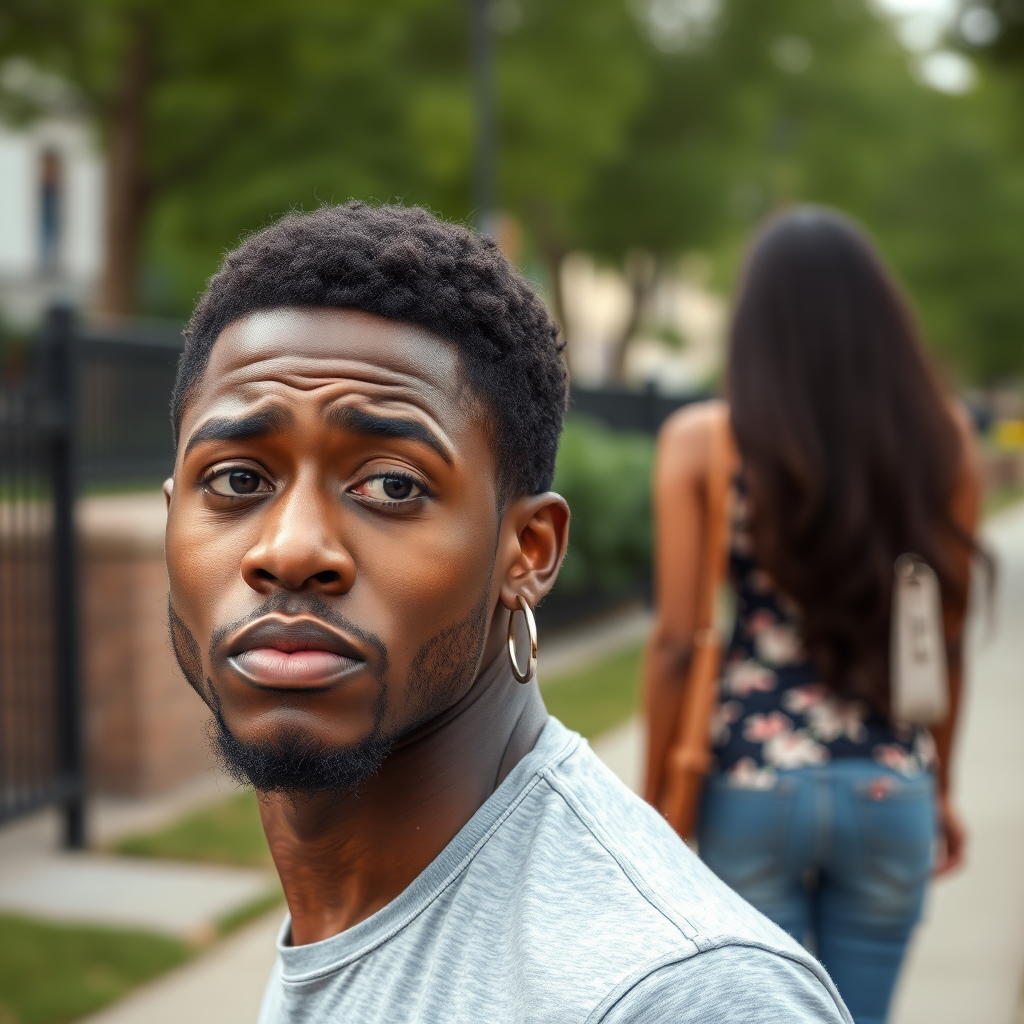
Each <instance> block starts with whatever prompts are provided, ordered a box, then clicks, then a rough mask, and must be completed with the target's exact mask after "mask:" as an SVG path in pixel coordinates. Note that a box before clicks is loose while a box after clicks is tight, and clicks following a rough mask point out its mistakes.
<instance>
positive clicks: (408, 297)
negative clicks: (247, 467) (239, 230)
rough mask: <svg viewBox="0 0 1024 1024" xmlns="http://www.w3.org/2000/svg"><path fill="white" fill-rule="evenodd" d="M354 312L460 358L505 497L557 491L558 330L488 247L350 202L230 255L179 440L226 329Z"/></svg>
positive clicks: (197, 351)
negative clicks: (280, 313)
mask: <svg viewBox="0 0 1024 1024" xmlns="http://www.w3.org/2000/svg"><path fill="white" fill-rule="evenodd" d="M282 307H299V308H302V307H305V308H325V307H326V308H336V309H355V310H362V311H363V312H366V313H373V314H376V315H377V316H381V317H384V318H386V319H388V320H397V321H401V322H404V323H408V324H414V325H416V326H417V327H421V328H423V329H425V330H427V331H430V332H431V333H432V334H435V335H437V336H438V337H440V338H442V339H443V340H445V341H448V342H451V343H452V344H453V345H454V346H455V347H456V349H457V350H458V352H459V355H460V361H461V366H462V372H463V374H464V375H465V382H466V384H467V386H468V388H469V389H470V391H472V392H473V394H474V395H475V396H477V397H478V398H479V399H480V400H481V401H482V403H483V405H484V407H485V409H486V411H487V412H488V414H489V415H488V419H489V421H490V423H489V427H490V435H491V442H492V445H493V447H494V449H495V455H496V459H497V468H498V483H499V490H500V496H501V499H502V500H505V499H507V498H512V497H516V496H518V495H522V494H539V493H540V492H542V491H546V490H547V489H548V488H549V487H550V486H551V480H552V477H553V475H554V471H555V454H556V452H557V450H558V438H559V435H560V434H561V430H562V416H563V413H564V412H565V406H566V401H567V397H568V375H567V373H566V369H565V364H564V362H563V360H562V350H563V349H564V347H565V345H564V343H563V342H560V341H559V339H558V326H557V325H556V324H555V323H554V321H553V320H552V319H551V317H550V316H549V315H548V312H547V310H546V309H545V307H544V304H543V303H542V302H541V301H540V299H539V298H538V297H537V295H536V294H535V293H534V291H533V289H532V288H531V287H530V286H529V285H528V284H527V283H526V281H525V280H524V279H523V278H522V277H521V276H520V275H519V273H518V272H517V271H516V270H515V269H514V268H513V267H512V265H511V264H510V263H509V262H508V260H506V259H505V257H504V256H502V254H501V253H500V252H499V251H498V247H497V246H496V245H495V244H494V242H492V241H491V240H490V239H488V238H481V237H479V236H478V235H475V234H473V233H472V232H471V231H468V230H466V229H465V228H463V227H460V226H458V225H456V224H448V223H445V222H444V221H441V220H438V218H437V217H435V216H433V215H432V214H431V213H428V212H427V211H426V210H423V209H420V208H418V207H405V206H390V205H389V206H369V205H367V204H366V203H362V202H350V203H346V204H345V205H343V206H324V207H321V208H320V209H319V210H316V211H315V212H313V213H305V214H290V215H289V216H287V217H284V218H282V219H281V220H279V221H277V222H276V223H275V224H273V225H271V226H270V227H268V228H265V229H264V230H262V231H260V232H257V233H256V234H254V235H252V236H251V237H249V238H248V239H246V241H245V242H243V243H242V245H240V246H239V247H238V248H237V249H235V250H234V252H231V253H228V254H227V256H225V258H224V265H223V267H222V268H221V270H220V271H219V272H218V273H217V274H215V275H214V277H213V278H211V280H210V284H209V287H208V288H207V289H206V293H205V294H204V295H203V297H202V298H201V299H200V301H199V305H198V306H196V309H195V312H194V313H193V314H192V319H191V320H190V321H189V323H188V326H187V327H186V329H185V351H184V352H183V353H182V356H181V361H180V362H179V364H178V376H177V379H176V380H175V384H174V394H173V397H172V399H171V419H172V421H173V425H174V435H175V438H177V437H178V434H179V432H180V430H181V419H182V414H183V411H184V409H185V407H186V406H187V405H188V403H189V401H190V400H191V399H192V397H193V396H194V395H195V392H196V391H197V390H198V387H199V383H200V380H201V379H202V376H203V373H204V372H205V370H206V367H207V364H208V363H209V361H210V353H211V352H212V350H213V346H214V343H215V342H216V340H217V338H218V336H219V335H220V333H221V331H222V330H224V328H225V327H227V325H228V324H230V323H233V322H234V321H236V320H241V319H242V318H244V317H246V316H248V315H250V314H251V313H256V312H259V311H261V310H270V309H279V308H282Z"/></svg>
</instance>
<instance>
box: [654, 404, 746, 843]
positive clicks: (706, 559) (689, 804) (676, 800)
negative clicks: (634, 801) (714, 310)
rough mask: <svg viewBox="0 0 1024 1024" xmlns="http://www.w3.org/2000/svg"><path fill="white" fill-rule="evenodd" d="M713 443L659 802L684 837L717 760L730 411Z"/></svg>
mask: <svg viewBox="0 0 1024 1024" xmlns="http://www.w3.org/2000/svg"><path fill="white" fill-rule="evenodd" d="M708 443H709V450H708V475H707V479H706V492H705V509H704V531H703V533H704V536H703V541H704V546H703V550H702V552H701V568H700V577H699V581H698V586H699V588H700V590H699V593H698V595H697V629H696V630H695V632H694V638H693V655H692V657H691V659H690V666H689V671H688V673H687V679H686V684H685V688H684V690H683V697H682V700H681V702H680V707H679V720H678V722H677V725H676V738H675V740H674V742H673V744H672V746H671V748H670V750H669V752H668V759H667V763H666V765H665V773H664V776H665V788H664V791H663V798H662V799H661V800H660V801H659V809H660V810H661V811H662V813H663V814H664V815H665V817H666V818H667V819H668V821H669V823H670V824H671V825H672V827H673V828H674V829H675V830H676V831H677V832H678V833H679V834H680V835H682V836H684V837H685V836H688V835H689V834H690V833H691V832H692V830H693V827H694V824H695V821H696V815H697V806H698V803H699V800H700V791H701V788H702V784H703V778H704V775H705V774H706V773H707V770H708V766H709V763H710V760H711V737H710V726H711V716H712V714H713V713H714V708H715V702H716V698H717V695H718V673H719V670H720V668H721V654H722V639H723V638H722V637H721V635H720V634H719V631H718V628H717V625H716V623H715V609H716V606H717V602H718V595H719V591H720V589H721V586H722V581H723V580H724V578H725V570H726V564H727V557H728V546H727V544H728V536H729V508H728V503H729V474H730V470H731V468H732V466H733V462H734V457H733V450H732V443H733V442H732V435H731V432H730V428H729V418H728V416H727V415H723V416H722V417H721V419H717V420H713V421H712V429H711V436H710V438H709V439H708Z"/></svg>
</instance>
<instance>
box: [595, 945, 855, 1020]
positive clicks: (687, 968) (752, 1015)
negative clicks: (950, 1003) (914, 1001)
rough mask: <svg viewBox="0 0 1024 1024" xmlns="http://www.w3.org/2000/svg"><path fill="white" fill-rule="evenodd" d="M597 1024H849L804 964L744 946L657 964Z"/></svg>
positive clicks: (845, 1013)
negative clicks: (658, 966)
mask: <svg viewBox="0 0 1024 1024" xmlns="http://www.w3.org/2000/svg"><path fill="white" fill-rule="evenodd" d="M600 1020H601V1024H853V1018H852V1017H851V1016H850V1014H849V1011H848V1010H847V1009H846V1007H845V1006H844V1005H843V1003H842V1001H841V1000H840V999H839V997H838V995H837V994H835V993H834V990H833V989H832V988H831V985H830V984H829V985H826V983H825V982H824V981H822V980H821V979H820V978H819V977H818V976H817V975H816V974H815V973H814V972H813V971H812V970H810V968H808V967H805V966H804V965H803V964H801V963H798V962H797V961H795V960H790V959H788V958H787V957H784V956H781V955H779V954H777V953H771V952H768V951H767V950H764V949H759V948H757V947H751V946H722V947H719V948H717V949H713V950H709V951H708V952H706V953H698V954H697V955H696V956H692V957H689V958H688V959H686V960H681V961H678V962H676V963H673V964H669V965H667V966H665V967H661V968H659V969H658V970H656V971H653V972H652V973H651V974H649V975H647V977H645V978H644V979H643V980H641V981H640V982H638V983H637V984H636V985H634V986H633V987H632V988H630V989H629V991H628V992H626V993H625V994H624V995H623V996H622V998H621V999H619V1000H618V1001H617V1002H616V1003H615V1004H614V1005H613V1006H612V1007H611V1008H610V1009H609V1010H608V1012H607V1013H606V1014H605V1015H604V1016H603V1017H601V1018H600Z"/></svg>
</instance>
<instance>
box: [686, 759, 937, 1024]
mask: <svg viewBox="0 0 1024 1024" xmlns="http://www.w3.org/2000/svg"><path fill="white" fill-rule="evenodd" d="M935 830H936V820H935V791H934V780H933V778H932V776H931V775H929V774H922V775H918V776H915V777H913V778H904V777H903V776H901V775H898V774H897V773H895V772H893V771H891V770H889V769H887V768H883V767H881V766H880V765H878V764H876V763H875V762H873V761H868V760H861V759H850V760H836V761H833V762H832V763H831V764H828V765H825V766H823V767H819V768H799V769H794V770H791V771H780V772H779V773H778V782H777V783H776V784H775V786H774V787H773V788H771V789H743V788H739V787H737V786H734V785H730V783H729V782H728V780H727V778H726V777H725V776H722V775H715V776H712V777H711V778H710V779H709V780H708V784H707V786H706V788H705V791H704V798H703V805H702V809H701V821H700V827H699V830H698V836H697V839H698V844H699V849H700V855H701V857H702V858H703V859H704V861H705V863H706V864H707V865H708V867H710V868H711V870H712V871H714V872H715V874H716V875H718V877H719V878H721V879H722V880H723V881H724V882H726V883H727V884H728V885H729V886H730V887H731V888H733V889H734V890H736V892H738V893H739V894H740V895H741V896H742V897H743V898H744V899H745V900H747V902H748V903H752V904H753V905H754V906H755V907H757V909H758V910H760V911H761V913H763V914H764V915H765V916H766V917H768V918H770V919H771V920H772V921H774V922H775V923H776V924H777V925H779V927H781V928H783V929H784V930H785V931H787V932H789V934H790V935H792V936H793V937H794V938H795V939H796V940H797V941H798V942H802V943H804V944H805V945H807V946H808V947H809V948H811V949H812V951H813V952H814V953H816V955H817V957H818V959H819V960H820V961H821V962H822V964H824V966H825V968H826V970H827V971H828V972H829V974H830V975H831V976H832V980H833V981H834V982H835V983H836V987H837V988H838V989H839V992H840V994H841V995H842V997H843V999H844V1000H845V1001H846V1005H847V1006H848V1007H849V1008H850V1012H851V1013H852V1014H853V1018H854V1020H855V1021H856V1022H857V1024H884V1021H885V1018H886V1013H887V1012H888V1009H889V1001H890V999H891V998H892V992H893V988H894V987H895V985H896V976H897V974H898V973H899V969H900V964H901V962H902V960H903V955H904V953H905V951H906V947H907V942H908V941H909V939H910V933H911V931H912V930H913V928H914V925H915V924H916V923H917V921H918V918H919V917H920V915H921V904H922V902H923V900H924V891H925V886H926V885H927V882H928V876H929V873H930V870H931V864H932V849H933V842H934V839H935Z"/></svg>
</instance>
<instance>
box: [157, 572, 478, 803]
mask: <svg viewBox="0 0 1024 1024" xmlns="http://www.w3.org/2000/svg"><path fill="white" fill-rule="evenodd" d="M489 594H490V578H489V577H488V581H487V586H486V587H485V588H484V591H483V594H482V595H481V599H480V600H479V601H478V602H477V604H476V605H475V606H474V607H473V608H472V609H471V610H470V612H469V614H468V615H467V616H466V617H465V618H464V619H462V620H461V621H460V622H457V623H455V624H454V625H452V626H447V627H445V628H444V629H442V630H441V631H440V632H438V633H437V634H435V635H434V636H433V637H431V638H430V639H429V640H427V641H426V642H424V643H423V644H422V645H421V647H420V649H419V650H418V651H417V652H416V655H415V656H414V658H413V661H412V664H411V666H410V673H409V674H410V678H409V680H408V690H407V700H408V701H410V702H412V703H414V705H415V708H414V712H413V719H412V721H411V723H409V724H407V725H405V726H403V727H402V728H401V729H400V730H398V731H396V732H394V733H393V734H390V735H389V734H387V733H385V731H384V728H383V723H384V718H385V713H386V712H387V709H388V699H387V689H386V687H385V685H384V680H383V674H384V672H385V671H386V670H387V664H388V658H387V649H386V648H385V646H384V644H383V642H382V641H381V640H380V639H379V638H378V637H376V636H374V635H373V634H367V633H366V632H365V631H364V630H361V629H359V628H357V627H355V626H354V625H353V624H352V623H350V622H348V621H347V620H346V619H344V618H342V617H341V616H339V615H338V614H337V613H336V612H335V611H334V610H333V609H332V608H331V607H330V606H329V605H328V604H327V603H326V602H325V601H323V600H322V599H321V598H319V597H317V596H315V595H297V594H274V595H272V596H271V597H270V598H269V600H267V601H266V602H264V603H263V605H261V606H260V608H259V609H257V611H255V612H253V613H252V614H250V615H247V616H246V617H245V620H243V621H242V622H238V623H232V624H231V625H230V626H227V627H223V628H219V629H217V630H216V631H215V633H214V636H213V638H212V640H211V643H210V650H211V660H213V651H214V650H215V648H216V647H217V644H218V643H219V640H220V639H221V638H223V637H224V636H226V635H228V634H229V633H231V632H234V631H235V630H236V629H238V628H240V627H241V626H242V625H244V624H245V623H247V622H251V621H254V620H255V619H257V618H261V617H262V616H264V615H266V614H268V613H270V612H273V611H278V612H283V613H285V614H290V615H295V614H299V613H300V612H306V613H308V614H310V615H313V616H315V617H316V618H319V619H321V620H323V621H324V622H329V623H331V624H333V625H335V626H336V627H338V628H340V629H342V630H345V631H347V632H349V633H353V634H355V635H357V636H359V637H360V638H361V639H363V640H364V641H366V642H368V643H370V644H371V645H372V646H373V647H374V648H375V649H376V650H377V651H378V653H379V654H380V656H381V660H380V669H379V673H380V675H379V676H378V681H379V684H380V690H379V692H378V695H377V699H376V700H375V701H374V705H373V718H374V724H373V728H372V730H371V732H370V734H369V736H367V737H366V738H365V739H363V740H361V741H360V742H359V743H357V744H354V745H351V746H345V747H330V746H328V745H327V744H325V743H323V742H321V741H320V740H317V739H314V738H313V737H311V736H309V735H308V734H306V733H303V732H302V731H300V730H297V729H292V730H287V729H285V730H281V731H280V732H278V733H277V734H276V735H275V736H274V737H273V738H265V739H259V740H248V741H243V740H240V739H239V738H238V737H237V736H235V734H234V733H233V732H232V731H231V729H230V728H229V726H228V724H227V722H226V721H225V719H224V715H223V713H222V709H221V701H220V696H219V695H218V693H217V691H216V690H215V689H214V686H213V681H212V680H211V679H209V678H207V679H206V685H205V686H204V685H203V678H202V663H201V659H200V657H199V650H200V648H199V643H198V641H197V640H196V638H195V635H194V634H193V633H192V632H191V630H189V628H188V626H187V625H186V624H185V622H184V621H183V620H182V619H181V617H180V616H179V615H178V614H177V612H176V611H175V609H174V608H173V606H171V607H170V614H169V619H170V626H171V646H172V648H173V650H174V655H175V658H176V659H177V661H178V665H179V667H180V668H181V671H182V673H183V675H184V676H185V678H186V680H187V681H188V682H189V684H190V685H191V686H192V688H193V689H194V690H195V691H196V692H197V693H198V694H199V695H200V696H201V697H202V698H203V700H204V701H205V702H206V704H207V706H208V707H209V708H210V710H211V711H212V712H213V719H214V722H215V723H216V727H215V731H214V733H213V737H212V739H213V742H214V745H215V749H216V752H217V753H218V755H219V760H220V761H221V764H222V765H223V767H224V769H225V770H226V771H227V773H228V774H229V775H231V776H232V777H233V778H234V779H235V780H236V781H237V782H239V783H240V784H242V785H245V784H249V785H251V786H252V787H253V788H254V789H256V790H258V791H259V792H261V793H274V792H281V793H290V794H302V795H307V796H312V795H315V794H319V793H328V792H334V793H339V794H340V793H345V792H352V791H355V790H358V789H359V788H360V787H361V786H362V785H363V784H364V783H365V782H366V781H367V780H368V779H370V778H371V777H372V776H373V775H375V774H376V773H377V771H378V769H379V768H380V766H381V764H382V763H383V761H384V759H385V758H386V757H387V756H388V754H389V753H390V752H391V750H392V748H393V747H394V746H395V744H396V743H398V742H399V740H401V739H402V738H404V737H405V736H407V735H408V734H409V733H411V732H413V731H414V730H415V729H417V728H419V727H420V726H422V725H424V724H425V723H426V722H429V721H430V720H431V719H432V718H434V717H436V716H437V715H439V714H440V713H441V712H443V711H445V710H447V708H448V707H450V706H451V704H452V703H454V701H455V700H456V699H457V698H458V696H459V695H460V693H461V692H462V691H464V689H465V688H466V686H467V684H469V683H471V682H472V680H473V677H474V676H475V674H476V669H477V665H478V664H479V661H480V656H481V654H482V653H483V647H484V643H485V641H486V637H487V606H488V603H489V602H488V598H489ZM168 603H169V602H168Z"/></svg>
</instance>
